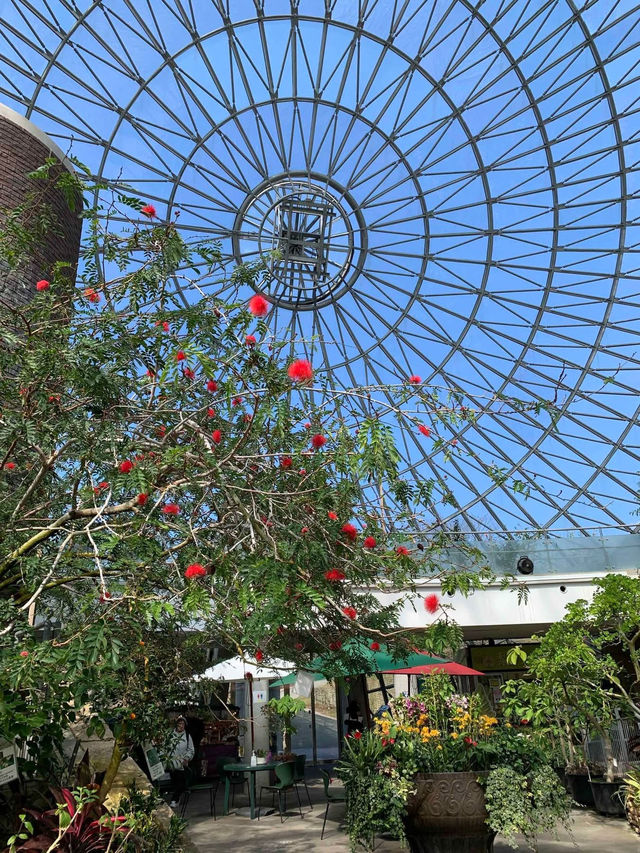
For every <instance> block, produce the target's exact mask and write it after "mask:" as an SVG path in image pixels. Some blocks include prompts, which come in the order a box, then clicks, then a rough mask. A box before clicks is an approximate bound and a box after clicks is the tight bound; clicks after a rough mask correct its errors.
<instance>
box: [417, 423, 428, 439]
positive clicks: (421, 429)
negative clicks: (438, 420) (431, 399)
mask: <svg viewBox="0 0 640 853" xmlns="http://www.w3.org/2000/svg"><path fill="white" fill-rule="evenodd" d="M418 432H421V433H422V435H425V436H426V437H427V438H429V436H430V435H431V429H430V428H429V427H428V426H425V425H424V424H420V425H419V426H418Z"/></svg>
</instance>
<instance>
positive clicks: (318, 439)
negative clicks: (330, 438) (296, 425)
mask: <svg viewBox="0 0 640 853" xmlns="http://www.w3.org/2000/svg"><path fill="white" fill-rule="evenodd" d="M326 443H327V439H326V438H325V437H324V436H323V435H314V436H313V437H312V439H311V446H312V447H315V449H316V450H320V448H321V447H324V445H325V444H326Z"/></svg>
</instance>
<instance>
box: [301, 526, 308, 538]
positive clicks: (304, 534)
mask: <svg viewBox="0 0 640 853" xmlns="http://www.w3.org/2000/svg"><path fill="white" fill-rule="evenodd" d="M308 532H309V528H308V527H303V528H302V529H301V530H300V533H301V534H302V535H303V536H306V534H307V533H308Z"/></svg>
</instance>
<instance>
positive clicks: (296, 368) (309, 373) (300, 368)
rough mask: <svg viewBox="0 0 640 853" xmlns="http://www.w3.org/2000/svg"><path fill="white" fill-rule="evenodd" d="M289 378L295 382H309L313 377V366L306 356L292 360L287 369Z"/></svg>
mask: <svg viewBox="0 0 640 853" xmlns="http://www.w3.org/2000/svg"><path fill="white" fill-rule="evenodd" d="M287 374H288V375H289V379H293V381H294V382H309V380H311V379H313V368H312V367H311V364H310V363H309V362H308V361H307V360H306V359H304V358H299V359H298V360H297V361H292V362H291V364H290V365H289V367H288V369H287Z"/></svg>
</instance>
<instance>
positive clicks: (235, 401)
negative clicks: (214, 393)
mask: <svg viewBox="0 0 640 853" xmlns="http://www.w3.org/2000/svg"><path fill="white" fill-rule="evenodd" d="M231 405H232V406H241V405H242V397H234V398H233V400H232V401H231Z"/></svg>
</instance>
